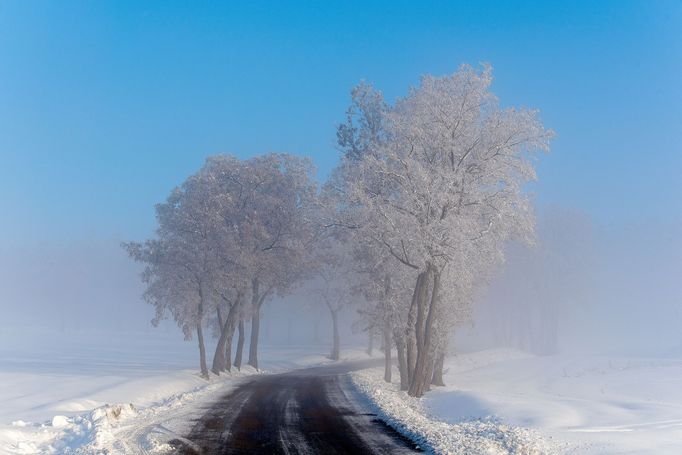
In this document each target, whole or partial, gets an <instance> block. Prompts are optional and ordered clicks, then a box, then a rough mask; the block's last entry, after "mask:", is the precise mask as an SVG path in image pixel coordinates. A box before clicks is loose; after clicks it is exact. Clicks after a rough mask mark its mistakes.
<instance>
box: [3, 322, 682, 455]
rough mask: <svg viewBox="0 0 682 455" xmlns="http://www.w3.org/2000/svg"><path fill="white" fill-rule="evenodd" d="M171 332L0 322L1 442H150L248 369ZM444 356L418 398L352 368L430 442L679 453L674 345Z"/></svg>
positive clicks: (297, 354) (122, 445) (79, 449)
mask: <svg viewBox="0 0 682 455" xmlns="http://www.w3.org/2000/svg"><path fill="white" fill-rule="evenodd" d="M177 338H178V337H177V334H176V333H174V332H168V333H167V334H165V333H164V332H153V333H152V334H149V333H147V334H142V335H130V334H128V335H125V336H122V335H120V334H116V333H113V332H112V333H107V334H103V333H97V334H93V333H79V334H60V335H59V337H55V336H52V335H50V336H48V335H46V334H39V333H38V334H36V333H21V334H18V333H11V334H8V333H0V403H1V404H2V405H1V406H0V454H37V453H85V454H87V453H103V452H104V450H105V449H106V450H107V451H108V453H113V454H115V453H119V454H131V453H142V451H146V452H147V453H155V452H159V453H160V452H163V451H164V449H167V448H168V446H167V445H165V444H166V443H167V442H168V441H170V440H172V439H173V438H178V437H181V436H179V435H182V434H184V431H186V430H187V424H188V422H191V420H192V419H193V418H194V417H198V416H199V415H200V414H201V412H202V407H203V406H204V405H206V404H207V403H209V402H210V401H211V400H213V399H214V398H215V396H216V395H217V394H222V393H225V392H226V391H228V390H229V389H230V388H231V387H234V386H235V385H236V384H238V383H239V381H241V380H244V379H243V378H244V377H246V376H248V375H250V374H257V372H255V371H254V370H252V369H249V368H244V369H243V371H242V372H241V373H234V374H232V375H222V376H221V377H219V378H217V377H212V379H211V381H209V382H207V381H205V380H203V379H201V378H200V377H198V376H197V374H196V372H197V366H196V352H195V350H196V347H195V346H194V343H193V342H182V341H181V340H178V339H177ZM17 339H22V340H23V341H22V342H21V343H18V342H17ZM363 356H364V353H362V351H361V350H359V349H358V350H351V351H346V352H344V357H346V358H362V357H363ZM327 361H328V360H327V359H326V358H325V352H324V351H323V350H320V348H319V347H310V346H294V347H286V348H278V347H275V346H268V345H267V344H265V345H264V346H263V350H262V354H261V362H262V365H263V369H264V370H266V371H282V370H288V369H293V368H298V367H304V366H309V365H315V364H320V363H324V362H327ZM445 368H446V374H445V382H446V384H447V386H446V387H436V388H434V389H433V390H432V391H431V392H429V393H428V394H427V395H426V396H425V397H424V398H422V399H411V398H408V397H407V396H406V395H405V394H404V393H403V392H399V391H397V385H396V384H392V385H388V384H385V383H384V382H383V380H382V376H383V370H382V369H381V368H376V369H370V370H364V371H361V372H358V373H354V375H353V378H354V382H355V383H356V385H357V386H358V388H359V389H360V390H361V391H362V392H364V393H365V394H366V395H367V396H368V397H370V398H371V399H372V400H373V401H374V402H375V403H376V404H377V405H378V406H379V407H380V408H381V409H380V412H381V413H382V414H383V415H384V417H385V418H386V419H389V420H391V421H393V423H394V424H395V425H397V426H401V427H402V429H403V431H405V432H408V433H412V434H413V435H417V436H418V437H420V438H423V439H422V441H423V442H424V444H425V445H430V446H431V447H433V448H435V449H437V450H438V451H442V452H447V451H450V452H452V453H467V454H473V453H576V454H578V453H579V454H583V453H586V454H622V453H670V454H679V453H682V360H680V359H665V358H615V357H612V358H597V357H587V358H586V357H568V356H549V357H538V356H533V355H530V354H527V353H524V352H520V351H515V350H509V349H496V350H486V351H479V352H474V353H467V354H459V355H456V356H453V357H451V358H449V359H448V360H447V363H446V367H445ZM394 379H395V380H397V379H398V375H397V371H396V372H395V374H394Z"/></svg>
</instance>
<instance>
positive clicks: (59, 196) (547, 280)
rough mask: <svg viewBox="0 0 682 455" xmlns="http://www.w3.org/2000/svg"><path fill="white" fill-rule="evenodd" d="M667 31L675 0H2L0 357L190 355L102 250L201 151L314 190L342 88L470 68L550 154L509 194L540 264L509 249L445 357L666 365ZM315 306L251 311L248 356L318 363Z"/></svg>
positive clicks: (674, 332) (670, 186) (670, 304)
mask: <svg viewBox="0 0 682 455" xmlns="http://www.w3.org/2000/svg"><path fill="white" fill-rule="evenodd" d="M157 6H158V5H157ZM681 19H682V6H680V4H679V3H676V2H656V3H652V2H641V3H635V2H599V4H598V5H593V4H590V3H589V2H586V3H581V2H577V3H575V4H573V5H563V6H562V7H561V8H558V9H557V8H556V5H553V6H552V7H551V8H550V7H548V6H545V5H543V4H542V2H538V3H533V2H528V3H525V4H524V5H521V6H517V5H512V4H509V5H502V6H500V5H498V4H497V3H489V4H488V3H481V4H477V5H475V6H472V5H465V4H464V2H462V3H457V2H448V3H447V4H438V3H436V4H433V5H431V6H430V7H426V6H423V5H420V6H417V5H408V4H400V3H398V4H396V5H395V6H394V7H391V8H385V7H383V6H381V5H379V4H365V3H361V4H360V3H358V4H352V2H350V3H348V4H347V5H343V6H341V5H339V6H334V7H330V8H329V9H328V10H317V9H314V8H311V7H310V6H307V5H304V4H298V5H292V6H289V7H286V8H285V7H283V6H277V5H267V6H266V5H262V6H241V7H239V8H236V7H232V6H226V5H223V6H202V7H196V8H191V7H189V6H187V7H183V6H178V5H171V4H165V5H162V6H160V7H159V8H155V9H154V11H152V10H151V9H149V7H147V6H145V5H137V4H134V3H125V2H117V3H115V4H114V3H111V4H88V3H85V4H81V5H76V4H56V3H47V2H46V3H41V2H31V3H30V4H29V3H25V2H3V4H2V5H0V189H1V191H0V220H1V223H0V339H2V340H4V341H3V349H5V350H12V349H14V348H19V347H20V346H22V345H24V344H27V343H31V342H32V341H31V340H38V339H40V340H51V339H52V340H58V339H69V338H80V339H93V340H95V339H98V338H99V339H102V338H105V339H110V340H112V341H111V342H112V343H114V344H115V343H117V342H120V341H121V340H124V339H125V338H126V336H125V334H135V336H138V337H139V336H143V337H145V339H149V340H164V342H166V341H167V342H169V343H171V342H172V343H178V345H179V346H185V345H187V346H186V349H187V350H188V352H190V351H191V352H193V350H194V349H195V346H194V342H188V343H183V342H182V335H181V333H180V332H179V330H177V329H176V328H175V327H173V326H172V325H173V324H172V322H171V323H169V324H164V325H162V326H161V327H159V328H152V327H151V325H150V323H149V321H150V320H151V318H152V317H153V311H152V308H151V307H150V306H149V305H147V304H145V303H144V302H143V301H142V300H141V298H140V296H141V294H142V292H143V287H142V285H141V283H140V280H139V278H138V273H139V271H140V269H139V266H138V265H136V264H134V263H133V262H132V261H130V260H129V259H128V258H127V257H126V255H125V253H124V251H123V250H121V249H120V247H119V244H120V242H121V241H127V240H143V239H144V238H147V237H150V236H152V235H153V229H154V225H155V221H154V211H153V207H154V204H155V203H157V202H161V201H163V200H164V199H165V197H166V196H167V194H168V193H169V192H170V190H171V189H172V188H173V187H174V186H175V185H177V184H179V183H181V182H182V181H183V180H184V179H185V178H186V177H187V176H188V175H189V174H190V173H193V172H195V171H196V170H197V169H198V168H199V167H200V166H201V164H202V162H203V160H204V158H205V156H207V155H209V154H215V153H221V152H230V153H236V154H237V155H238V156H240V157H248V156H252V155H254V154H257V153H263V152H268V151H272V150H278V151H288V152H292V153H298V154H301V155H306V156H311V157H312V158H313V160H314V162H315V164H316V165H317V166H318V168H319V175H318V177H319V179H320V180H323V179H324V178H325V177H326V175H327V174H328V173H329V170H330V169H331V168H332V167H333V166H334V164H335V162H336V159H337V155H338V154H337V151H336V150H335V148H334V139H335V134H334V131H335V125H336V124H337V123H338V122H340V121H342V120H343V115H344V110H345V107H346V105H347V103H348V100H349V98H348V92H349V90H350V88H351V87H352V86H353V85H354V84H356V83H357V82H358V81H359V80H361V79H365V80H367V81H370V82H372V83H375V84H376V86H377V87H382V88H385V90H386V91H385V95H386V98H387V99H389V100H393V99H394V98H395V97H396V96H401V95H403V94H405V93H406V92H407V90H408V87H409V86H410V85H413V84H415V83H417V81H418V78H419V76H420V75H421V74H424V73H433V74H437V75H441V74H445V73H451V72H453V71H454V70H455V69H456V68H457V66H458V65H459V64H460V63H464V62H468V63H472V64H476V63H477V62H480V61H488V62H490V63H492V65H493V67H494V77H495V82H494V84H493V87H492V90H493V92H494V93H496V94H497V95H498V96H499V98H500V100H501V103H502V105H504V106H508V105H523V106H531V107H536V108H539V109H540V110H541V115H540V116H541V118H542V120H543V123H544V124H545V125H546V126H548V127H550V128H553V129H554V130H555V131H556V132H557V138H556V139H555V140H554V141H553V143H552V152H551V154H549V155H548V156H545V157H542V159H541V160H540V161H539V163H538V175H539V181H538V182H537V183H535V184H533V185H532V186H531V188H530V191H532V192H533V193H534V194H535V195H536V202H537V212H538V245H537V247H536V249H535V250H532V251H528V250H526V249H524V248H522V247H519V246H514V245H510V254H509V257H508V261H507V263H506V265H505V266H504V267H503V268H502V269H500V270H499V272H498V273H497V274H496V276H495V278H494V279H493V281H492V283H491V286H490V288H489V289H488V290H487V291H485V292H482V293H481V295H479V297H478V299H479V303H480V305H477V306H476V311H475V318H474V321H472V323H471V324H469V325H468V326H465V327H462V328H460V329H459V330H458V338H457V346H458V347H460V348H462V349H465V348H476V347H481V346H490V345H496V344H504V345H511V346H515V347H521V348H524V349H528V350H531V351H533V352H538V353H541V354H550V353H553V352H597V353H600V352H622V353H631V354H640V353H658V354H660V355H677V354H682V335H680V333H681V331H680V326H681V325H682V311H681V308H682V284H680V283H682V241H681V240H680V233H681V232H682V198H681V197H680V196H681V195H682V183H681V182H682V179H680V169H682V138H681V137H680V134H679V131H680V125H682V109H681V108H680V106H682V86H681V85H680V84H679V81H680V76H682V59H680V58H679V56H680V55H682V35H681V34H680V33H679V30H680V25H681V24H682V20H681ZM605 23H608V24H609V27H608V28H606V27H602V25H603V24H605ZM606 30H608V32H607V31H606ZM323 310H324V309H323V308H320V309H319V310H318V309H315V310H314V311H312V310H310V306H306V303H305V302H301V301H300V299H298V298H297V296H295V295H294V296H291V297H290V298H288V299H286V301H274V302H272V303H270V304H268V308H266V309H265V311H264V312H263V324H264V327H263V342H264V344H266V345H267V344H270V343H311V342H315V341H316V337H315V326H316V324H317V323H319V333H318V340H320V339H321V341H319V342H320V343H329V335H328V333H329V331H330V321H329V315H328V314H327V313H326V312H325V311H323ZM526 310H529V313H528V314H530V315H531V316H530V317H528V318H525V317H519V315H523V313H521V311H526ZM316 312H317V313H316ZM353 312H354V309H353V308H349V309H347V310H346V316H345V317H346V318H347V320H348V321H349V322H350V320H352V313H353ZM515 316H516V317H515ZM317 320H319V322H316V321H317ZM349 325H350V324H344V327H345V328H344V330H345V332H346V335H347V336H346V337H345V338H342V343H347V342H348V340H349V338H348V337H349V336H351V333H350V332H351V330H350V329H349ZM112 334H114V335H112ZM116 334H118V335H116ZM325 336H326V338H325ZM41 337H42V338H41ZM352 342H354V343H356V344H362V343H366V337H365V336H364V335H357V336H354V338H353V340H352ZM178 349H185V348H184V347H183V348H178Z"/></svg>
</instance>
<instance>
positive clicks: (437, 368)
mask: <svg viewBox="0 0 682 455" xmlns="http://www.w3.org/2000/svg"><path fill="white" fill-rule="evenodd" d="M444 363H445V354H441V355H439V356H438V358H437V359H436V364H435V365H434V368H433V378H432V379H431V384H433V385H437V386H444V385H445V383H444V382H443V364H444Z"/></svg>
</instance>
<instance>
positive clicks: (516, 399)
mask: <svg viewBox="0 0 682 455" xmlns="http://www.w3.org/2000/svg"><path fill="white" fill-rule="evenodd" d="M491 359H494V361H490V360H491ZM445 368H446V369H447V370H448V371H447V373H446V374H445V383H446V384H447V387H444V388H435V389H434V390H433V391H432V392H430V393H428V394H427V396H426V397H425V399H424V406H425V409H427V411H428V412H429V413H430V414H431V415H433V416H436V417H437V418H439V419H441V420H444V421H447V422H451V423H452V422H457V421H459V419H461V418H462V417H463V416H462V415H461V413H459V414H460V415H458V412H455V411H453V410H454V409H458V408H467V406H466V404H467V403H471V402H476V403H477V405H476V406H469V407H468V408H467V411H468V412H466V413H465V414H468V415H467V417H468V418H483V417H486V416H494V417H495V418H498V419H500V420H501V421H503V422H505V423H508V424H510V425H518V426H527V427H532V428H535V429H538V430H539V431H540V432H541V433H542V434H543V435H546V436H548V437H549V436H551V437H552V438H553V439H554V440H555V441H556V440H560V441H562V442H564V444H563V445H562V446H561V452H563V453H580V454H621V453H643V454H644V453H657V454H679V453H682V418H681V416H682V360H680V359H678V358H671V359H665V358H633V357H630V358H623V357H620V358H618V357H610V358H605V357H572V356H542V357H536V356H532V355H528V354H525V353H521V352H519V351H511V350H492V351H483V352H479V353H471V354H462V355H458V356H454V357H451V358H450V359H448V361H447V363H446V367H445Z"/></svg>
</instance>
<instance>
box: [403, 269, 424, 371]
mask: <svg viewBox="0 0 682 455" xmlns="http://www.w3.org/2000/svg"><path fill="white" fill-rule="evenodd" d="M426 274H427V272H426V271H424V272H421V273H420V274H419V275H418V276H417V282H416V283H415V285H414V292H413V293H412V302H411V303H410V311H409V313H408V315H407V331H406V334H405V345H406V346H405V347H406V351H407V352H406V354H407V358H406V361H407V362H406V363H407V380H408V383H409V384H412V382H413V381H414V371H415V367H416V363H417V353H416V349H417V340H416V339H415V335H416V334H415V330H416V327H417V307H418V306H419V304H420V303H419V301H420V300H423V294H424V288H425V287H426V285H425V283H424V281H426Z"/></svg>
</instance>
